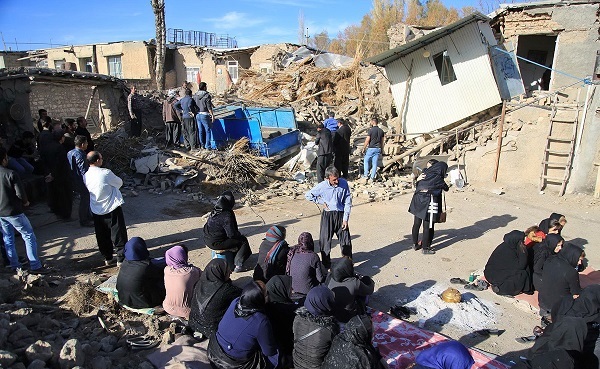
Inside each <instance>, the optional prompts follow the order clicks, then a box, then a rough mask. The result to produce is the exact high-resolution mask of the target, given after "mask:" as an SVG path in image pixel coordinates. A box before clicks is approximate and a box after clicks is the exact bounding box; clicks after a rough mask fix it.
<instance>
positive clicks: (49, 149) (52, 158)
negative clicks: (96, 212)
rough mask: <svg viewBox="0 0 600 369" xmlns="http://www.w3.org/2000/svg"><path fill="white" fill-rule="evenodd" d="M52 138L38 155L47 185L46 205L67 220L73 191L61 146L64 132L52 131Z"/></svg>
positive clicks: (59, 130) (63, 150)
mask: <svg viewBox="0 0 600 369" xmlns="http://www.w3.org/2000/svg"><path fill="white" fill-rule="evenodd" d="M52 137H53V138H54V141H52V142H50V143H48V144H47V145H46V146H44V147H43V148H42V150H41V155H40V157H41V159H42V163H43V165H44V174H45V175H46V182H47V183H48V190H49V193H48V205H49V206H50V210H51V211H52V212H53V213H56V215H57V216H58V217H59V218H62V219H64V220H69V219H70V218H71V210H72V208H73V190H72V186H71V178H70V177H71V176H70V171H69V163H68V161H67V153H66V152H65V148H64V147H63V146H62V143H63V141H64V131H63V130H62V129H60V128H59V129H56V130H54V131H52Z"/></svg>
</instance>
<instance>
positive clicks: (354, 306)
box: [327, 257, 375, 323]
mask: <svg viewBox="0 0 600 369" xmlns="http://www.w3.org/2000/svg"><path fill="white" fill-rule="evenodd" d="M327 287H329V289H330V290H331V291H332V292H333V294H334V295H335V305H336V311H335V317H336V319H337V320H338V321H339V322H342V323H346V322H348V321H349V320H350V318H352V317H353V316H355V315H358V314H365V313H366V302H365V300H366V297H367V296H369V295H372V294H373V291H374V290H375V282H374V281H373V280H372V279H371V278H370V277H368V276H359V275H357V274H355V273H354V266H353V265H352V260H350V259H349V258H347V257H343V258H342V259H341V260H340V261H338V262H337V263H335V264H334V265H333V268H332V269H331V276H330V279H329V283H327Z"/></svg>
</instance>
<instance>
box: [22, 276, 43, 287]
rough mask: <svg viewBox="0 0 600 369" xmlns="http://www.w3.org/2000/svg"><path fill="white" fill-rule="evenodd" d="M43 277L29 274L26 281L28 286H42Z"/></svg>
mask: <svg viewBox="0 0 600 369" xmlns="http://www.w3.org/2000/svg"><path fill="white" fill-rule="evenodd" d="M42 279H43V276H42V275H39V274H29V275H28V276H27V279H26V280H25V281H26V282H25V283H27V284H30V285H32V286H40V285H41V282H42Z"/></svg>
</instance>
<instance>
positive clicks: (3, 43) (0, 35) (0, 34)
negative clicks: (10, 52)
mask: <svg viewBox="0 0 600 369" xmlns="http://www.w3.org/2000/svg"><path fill="white" fill-rule="evenodd" d="M0 37H2V45H4V51H6V42H4V35H3V34H2V32H0Z"/></svg>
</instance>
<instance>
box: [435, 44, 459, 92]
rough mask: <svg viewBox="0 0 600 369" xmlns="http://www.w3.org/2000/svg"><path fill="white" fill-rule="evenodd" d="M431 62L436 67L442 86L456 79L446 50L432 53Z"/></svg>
mask: <svg viewBox="0 0 600 369" xmlns="http://www.w3.org/2000/svg"><path fill="white" fill-rule="evenodd" d="M433 63H434V64H435V69H437V72H438V76H439V77H440V82H442V86H443V85H447V84H448V83H450V82H454V81H456V74H454V68H453V67H452V61H451V60H450V55H448V50H444V52H441V53H439V54H437V55H434V56H433Z"/></svg>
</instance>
